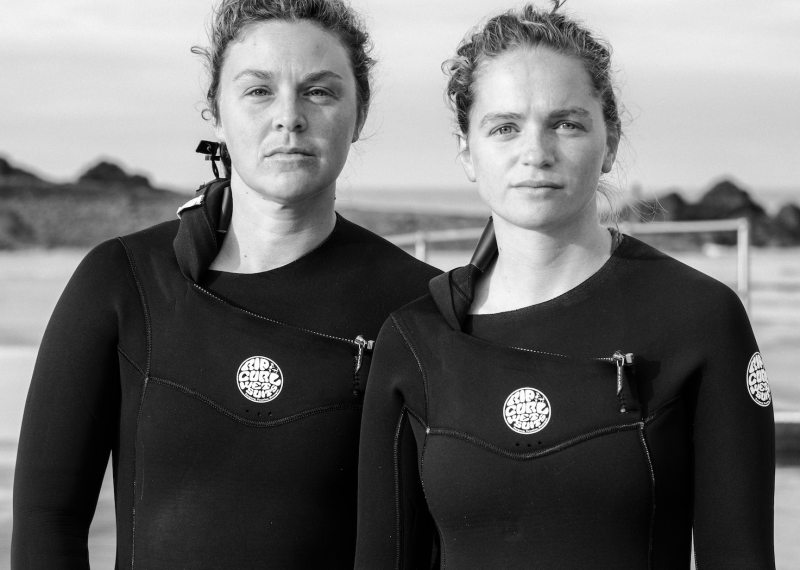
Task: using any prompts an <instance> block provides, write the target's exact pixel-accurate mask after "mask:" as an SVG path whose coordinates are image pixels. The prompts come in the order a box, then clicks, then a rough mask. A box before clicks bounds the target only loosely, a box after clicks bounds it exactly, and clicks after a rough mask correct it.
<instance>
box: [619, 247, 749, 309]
mask: <svg viewBox="0 0 800 570" xmlns="http://www.w3.org/2000/svg"><path fill="white" fill-rule="evenodd" d="M615 257H616V258H617V260H618V262H619V265H618V273H619V275H617V279H616V280H615V281H616V283H617V284H618V285H619V286H621V287H622V288H624V289H625V291H626V292H627V294H629V295H630V296H631V297H632V298H636V299H638V300H641V301H644V300H645V299H648V300H649V301H650V302H649V303H648V305H650V306H653V305H656V306H659V307H661V308H663V310H664V311H667V312H672V313H675V314H680V315H682V316H684V317H687V316H690V317H691V320H692V321H694V322H695V324H703V323H705V324H709V325H720V324H721V323H722V321H726V322H730V321H731V319H733V320H734V321H736V322H739V323H741V322H748V321H747V315H746V312H745V310H744V307H743V305H742V302H741V300H740V299H739V295H738V294H737V293H736V291H734V290H733V289H731V287H729V286H728V285H726V284H725V283H722V282H720V281H718V280H716V279H714V278H713V277H710V276H709V275H706V274H705V273H703V272H701V271H698V270H697V269H694V268H693V267H690V266H688V265H686V264H685V263H683V262H681V261H679V260H677V259H675V258H673V257H671V256H669V255H667V254H665V253H663V252H661V251H659V250H657V249H656V248H654V247H652V246H650V245H647V244H645V243H643V242H641V241H639V240H637V239H636V238H634V237H631V236H628V235H626V236H625V237H624V239H623V242H622V244H621V245H620V247H619V249H618V250H617V252H615Z"/></svg>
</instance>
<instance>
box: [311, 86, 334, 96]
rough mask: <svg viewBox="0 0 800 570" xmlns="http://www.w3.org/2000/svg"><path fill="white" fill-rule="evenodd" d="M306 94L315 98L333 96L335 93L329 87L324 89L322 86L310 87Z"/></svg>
mask: <svg viewBox="0 0 800 570" xmlns="http://www.w3.org/2000/svg"><path fill="white" fill-rule="evenodd" d="M306 95H308V96H309V97H315V98H325V97H333V94H332V93H331V92H330V91H328V90H327V89H322V88H320V87H314V88H313V89H309V90H308V91H306Z"/></svg>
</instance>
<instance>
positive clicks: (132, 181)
mask: <svg viewBox="0 0 800 570" xmlns="http://www.w3.org/2000/svg"><path fill="white" fill-rule="evenodd" d="M77 183H78V184H79V185H80V184H103V185H119V186H128V187H145V188H152V186H151V185H150V180H148V179H147V177H146V176H142V175H140V174H128V173H127V172H125V171H124V170H122V168H120V167H119V166H118V165H116V164H114V163H112V162H106V161H101V162H99V163H97V164H96V165H95V166H93V167H91V168H90V169H88V170H87V171H86V172H84V173H83V174H81V176H80V177H79V178H78V182H77Z"/></svg>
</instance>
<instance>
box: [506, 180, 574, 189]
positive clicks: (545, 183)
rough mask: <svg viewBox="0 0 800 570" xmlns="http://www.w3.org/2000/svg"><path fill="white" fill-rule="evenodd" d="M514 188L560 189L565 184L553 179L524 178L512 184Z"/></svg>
mask: <svg viewBox="0 0 800 570" xmlns="http://www.w3.org/2000/svg"><path fill="white" fill-rule="evenodd" d="M512 186H513V187H514V188H554V189H559V188H563V187H564V185H563V184H558V183H557V182H553V181H552V180H522V181H521V182H517V183H515V184H512Z"/></svg>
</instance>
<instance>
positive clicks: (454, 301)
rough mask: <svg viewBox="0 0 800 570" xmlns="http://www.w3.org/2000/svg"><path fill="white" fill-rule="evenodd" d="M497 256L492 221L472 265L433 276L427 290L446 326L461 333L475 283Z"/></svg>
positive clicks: (484, 232) (477, 249)
mask: <svg viewBox="0 0 800 570" xmlns="http://www.w3.org/2000/svg"><path fill="white" fill-rule="evenodd" d="M495 255H497V240H496V239H495V235H494V224H493V222H492V218H489V221H488V223H487V224H486V228H484V230H483V234H482V235H481V239H479V240H478V245H477V246H476V248H475V253H474V254H473V256H472V259H471V260H470V262H469V263H468V264H467V265H465V266H464V267H459V268H457V269H453V270H452V271H449V272H448V273H445V274H443V275H439V276H438V277H434V278H433V279H432V280H431V282H430V283H429V285H428V287H429V289H430V292H431V296H432V297H433V301H434V303H436V306H437V307H438V308H439V312H440V313H441V314H442V316H443V317H444V319H445V321H447V324H449V325H450V326H451V327H453V328H454V329H455V330H459V331H460V330H462V329H463V326H464V321H465V320H466V318H467V315H468V314H469V308H470V305H472V300H473V298H474V297H475V283H476V282H477V280H478V278H479V277H480V276H481V275H483V272H484V271H486V268H487V267H489V264H490V263H491V262H492V260H493V259H494V256H495Z"/></svg>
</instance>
